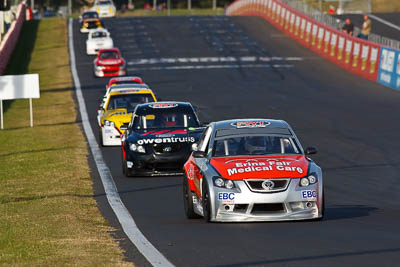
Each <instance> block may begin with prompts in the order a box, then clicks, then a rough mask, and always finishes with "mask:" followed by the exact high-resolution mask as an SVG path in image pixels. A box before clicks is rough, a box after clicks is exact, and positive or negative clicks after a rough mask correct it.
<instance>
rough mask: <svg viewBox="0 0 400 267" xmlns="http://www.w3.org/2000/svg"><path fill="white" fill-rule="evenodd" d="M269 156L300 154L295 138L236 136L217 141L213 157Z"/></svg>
mask: <svg viewBox="0 0 400 267" xmlns="http://www.w3.org/2000/svg"><path fill="white" fill-rule="evenodd" d="M268 154H300V150H299V148H298V146H297V145H296V143H295V141H294V139H293V138H290V137H286V136H274V135H255V136H235V137H227V138H222V139H217V140H215V142H214V147H213V156H214V157H226V156H250V155H268Z"/></svg>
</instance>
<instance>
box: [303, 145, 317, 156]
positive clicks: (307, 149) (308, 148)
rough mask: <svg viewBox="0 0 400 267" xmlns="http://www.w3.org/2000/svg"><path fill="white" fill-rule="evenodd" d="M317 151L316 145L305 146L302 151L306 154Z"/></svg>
mask: <svg viewBox="0 0 400 267" xmlns="http://www.w3.org/2000/svg"><path fill="white" fill-rule="evenodd" d="M317 152H318V149H317V148H316V147H312V146H310V147H307V148H306V150H305V151H304V153H305V154H306V155H312V154H317Z"/></svg>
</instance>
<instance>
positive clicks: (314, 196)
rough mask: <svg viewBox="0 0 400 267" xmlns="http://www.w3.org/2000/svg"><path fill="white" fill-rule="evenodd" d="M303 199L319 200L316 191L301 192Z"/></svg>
mask: <svg viewBox="0 0 400 267" xmlns="http://www.w3.org/2000/svg"><path fill="white" fill-rule="evenodd" d="M301 198H302V199H306V200H317V191H316V190H303V191H301Z"/></svg>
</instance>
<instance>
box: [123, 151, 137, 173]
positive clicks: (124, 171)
mask: <svg viewBox="0 0 400 267" xmlns="http://www.w3.org/2000/svg"><path fill="white" fill-rule="evenodd" d="M122 172H123V173H124V174H125V176H126V177H132V176H134V171H133V170H132V169H129V168H128V166H127V164H126V160H125V159H124V156H123V155H122Z"/></svg>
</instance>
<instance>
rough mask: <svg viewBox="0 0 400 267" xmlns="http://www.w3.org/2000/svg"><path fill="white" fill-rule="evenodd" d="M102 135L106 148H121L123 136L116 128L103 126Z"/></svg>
mask: <svg viewBox="0 0 400 267" xmlns="http://www.w3.org/2000/svg"><path fill="white" fill-rule="evenodd" d="M101 134H102V138H103V145H104V146H120V145H121V134H120V133H119V131H118V130H117V129H115V127H111V126H103V127H101Z"/></svg>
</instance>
